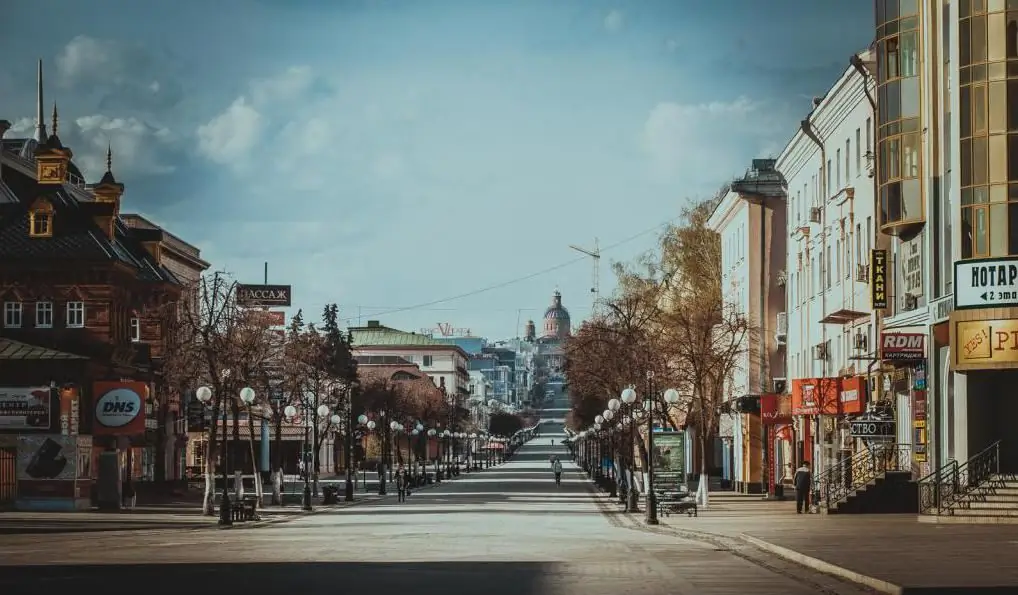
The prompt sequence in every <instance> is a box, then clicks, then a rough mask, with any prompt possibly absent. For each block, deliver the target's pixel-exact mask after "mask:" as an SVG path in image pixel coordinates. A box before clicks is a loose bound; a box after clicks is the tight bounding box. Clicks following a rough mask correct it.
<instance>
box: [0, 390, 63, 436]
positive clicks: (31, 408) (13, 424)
mask: <svg viewBox="0 0 1018 595" xmlns="http://www.w3.org/2000/svg"><path fill="white" fill-rule="evenodd" d="M51 405H52V393H51V391H50V388H49V387H48V386H33V387H0V430H48V429H49V427H50V407H51Z"/></svg>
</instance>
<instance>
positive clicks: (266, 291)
mask: <svg viewBox="0 0 1018 595" xmlns="http://www.w3.org/2000/svg"><path fill="white" fill-rule="evenodd" d="M291 294H292V292H291V289H290V286H289V285H241V284H239V283H238V284H237V305H238V306H242V307H247V308H249V307H256V308H257V307H266V306H286V307H289V306H290V299H291Z"/></svg>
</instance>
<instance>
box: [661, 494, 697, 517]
mask: <svg viewBox="0 0 1018 595" xmlns="http://www.w3.org/2000/svg"><path fill="white" fill-rule="evenodd" d="M655 492H656V494H655V495H656V496H657V509H658V513H660V514H663V515H665V516H669V515H671V514H672V513H675V514H682V513H685V514H686V516H690V517H694V516H700V515H699V511H698V510H697V507H696V498H695V497H694V496H693V494H692V493H690V492H689V491H688V490H681V491H671V490H668V491H664V490H660V491H659V490H655Z"/></svg>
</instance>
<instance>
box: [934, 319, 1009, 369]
mask: <svg viewBox="0 0 1018 595" xmlns="http://www.w3.org/2000/svg"><path fill="white" fill-rule="evenodd" d="M954 342H955V345H952V346H951V351H952V352H954V354H955V359H954V363H955V364H956V365H959V366H970V367H979V366H982V365H985V364H990V363H993V364H1016V365H1018V320H977V321H963V322H956V323H955V334H954Z"/></svg>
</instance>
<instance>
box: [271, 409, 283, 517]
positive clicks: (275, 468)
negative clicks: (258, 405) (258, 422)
mask: <svg viewBox="0 0 1018 595" xmlns="http://www.w3.org/2000/svg"><path fill="white" fill-rule="evenodd" d="M275 422H276V423H275V426H276V427H275V430H276V438H275V440H276V452H275V453H274V455H273V457H272V504H273V505H274V506H280V505H282V504H283V416H282V412H281V410H280V411H276V419H275Z"/></svg>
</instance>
